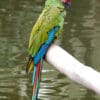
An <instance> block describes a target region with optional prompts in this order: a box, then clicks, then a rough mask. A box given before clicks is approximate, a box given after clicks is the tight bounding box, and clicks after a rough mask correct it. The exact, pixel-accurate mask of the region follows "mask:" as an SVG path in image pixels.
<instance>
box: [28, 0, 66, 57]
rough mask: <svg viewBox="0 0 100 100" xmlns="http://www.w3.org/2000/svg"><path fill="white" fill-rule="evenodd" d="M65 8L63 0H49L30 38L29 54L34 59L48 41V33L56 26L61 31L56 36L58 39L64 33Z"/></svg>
mask: <svg viewBox="0 0 100 100" xmlns="http://www.w3.org/2000/svg"><path fill="white" fill-rule="evenodd" d="M64 16H65V11H64V6H63V4H62V3H61V0H47V1H46V3H45V8H44V9H43V11H42V13H41V15H40V16H39V18H38V20H37V21H36V23H35V25H34V27H33V29H32V32H31V36H30V41H29V54H30V55H31V56H32V57H34V56H35V55H36V53H37V52H38V50H39V48H40V47H41V45H42V44H43V43H45V41H46V40H47V39H48V34H47V33H48V32H49V31H50V30H51V29H52V28H54V27H55V26H59V27H60V29H59V30H58V32H57V33H56V34H55V37H58V35H59V33H60V32H61V31H62V27H63V24H64Z"/></svg>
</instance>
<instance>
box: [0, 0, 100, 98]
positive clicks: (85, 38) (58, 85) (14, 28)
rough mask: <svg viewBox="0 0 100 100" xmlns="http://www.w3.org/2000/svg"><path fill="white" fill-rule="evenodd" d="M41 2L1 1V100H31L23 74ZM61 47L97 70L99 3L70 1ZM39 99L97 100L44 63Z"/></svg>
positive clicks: (99, 57) (95, 0) (99, 65)
mask: <svg viewBox="0 0 100 100" xmlns="http://www.w3.org/2000/svg"><path fill="white" fill-rule="evenodd" d="M43 5H44V0H43V1H42V0H0V100H31V93H32V87H31V78H30V79H28V78H27V76H26V73H25V65H26V63H27V57H28V53H27V48H28V39H29V33H30V31H31V29H32V26H33V24H34V22H35V20H36V19H37V17H38V16H39V14H40V13H41V10H42V8H43ZM59 42H60V44H61V46H62V47H63V48H64V49H65V50H66V51H68V52H69V53H71V54H72V55H73V56H75V57H76V58H77V59H78V60H80V61H81V62H82V63H84V64H86V65H89V66H92V67H93V68H94V69H96V70H98V71H100V0H72V7H71V9H70V10H69V11H68V16H67V17H66V20H65V26H64V32H63V34H62V39H61V40H59ZM39 99H40V100H100V96H98V95H96V94H95V93H94V92H92V91H90V90H88V89H86V88H84V87H82V86H80V85H78V84H76V83H74V82H72V81H71V80H69V79H68V78H67V77H65V76H64V75H62V74H60V73H59V72H58V71H57V70H55V69H54V68H53V67H52V66H50V65H48V64H45V66H44V68H43V73H42V82H41V87H40V91H39Z"/></svg>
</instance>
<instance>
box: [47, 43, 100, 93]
mask: <svg viewBox="0 0 100 100" xmlns="http://www.w3.org/2000/svg"><path fill="white" fill-rule="evenodd" d="M46 61H47V62H48V63H49V64H51V65H53V66H54V67H55V68H56V69H58V70H59V71H60V72H61V73H63V74H64V75H66V76H68V77H69V78H70V79H71V80H73V81H75V82H77V83H79V84H81V85H83V86H85V87H87V88H89V89H91V90H93V91H95V92H96V93H97V94H100V73H99V72H97V71H96V70H94V69H92V68H91V67H88V66H85V65H83V64H82V63H80V62H79V61H78V60H76V59H75V58H74V57H72V56H71V55H70V54H69V53H68V52H66V51H65V50H63V49H62V48H60V47H59V46H57V45H55V44H52V45H51V46H50V48H49V49H48V51H47V54H46Z"/></svg>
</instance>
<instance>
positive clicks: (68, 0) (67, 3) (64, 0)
mask: <svg viewBox="0 0 100 100" xmlns="http://www.w3.org/2000/svg"><path fill="white" fill-rule="evenodd" d="M61 2H62V3H63V4H64V6H65V8H69V7H70V6H71V0H61Z"/></svg>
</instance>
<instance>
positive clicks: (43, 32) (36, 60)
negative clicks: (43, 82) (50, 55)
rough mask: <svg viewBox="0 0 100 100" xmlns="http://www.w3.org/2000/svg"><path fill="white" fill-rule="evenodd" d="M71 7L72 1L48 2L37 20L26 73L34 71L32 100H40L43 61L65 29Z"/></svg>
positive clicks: (30, 44) (56, 0)
mask: <svg viewBox="0 0 100 100" xmlns="http://www.w3.org/2000/svg"><path fill="white" fill-rule="evenodd" d="M69 6H70V0H46V2H45V7H44V9H43V11H42V13H41V15H40V16H39V18H38V19H37V21H36V23H35V25H34V27H33V29H32V32H31V35H30V40H29V49H28V50H29V56H30V57H29V61H28V64H27V67H26V72H27V73H28V74H29V73H30V72H31V71H32V70H33V72H32V85H33V95H32V100H37V99H38V90H39V83H40V78H41V70H42V63H41V60H42V59H43V57H44V56H45V54H46V51H47V49H48V47H49V46H50V45H51V44H52V42H53V41H54V40H55V39H56V38H57V37H58V36H59V34H60V33H61V31H62V29H63V24H64V17H65V15H66V12H65V8H68V7H69Z"/></svg>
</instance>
